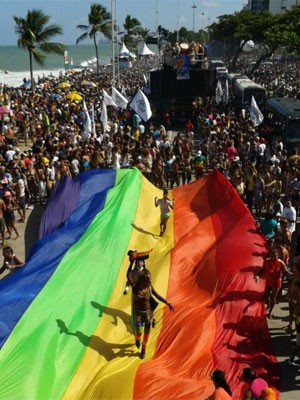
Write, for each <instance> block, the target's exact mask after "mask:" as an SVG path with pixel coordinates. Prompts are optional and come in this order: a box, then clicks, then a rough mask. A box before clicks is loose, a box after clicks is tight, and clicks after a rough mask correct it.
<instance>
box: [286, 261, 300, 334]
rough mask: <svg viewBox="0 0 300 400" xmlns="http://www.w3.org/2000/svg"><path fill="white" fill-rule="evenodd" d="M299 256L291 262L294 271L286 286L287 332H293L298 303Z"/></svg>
mask: <svg viewBox="0 0 300 400" xmlns="http://www.w3.org/2000/svg"><path fill="white" fill-rule="evenodd" d="M299 258H300V257H299V256H297V257H295V260H294V263H293V270H292V272H293V273H294V275H293V277H292V279H291V281H290V283H289V287H288V292H287V299H288V303H289V323H288V326H287V327H286V328H285V330H286V331H287V332H291V333H292V332H294V329H293V322H294V321H295V310H296V308H297V306H298V304H300V286H299V283H300V259H299Z"/></svg>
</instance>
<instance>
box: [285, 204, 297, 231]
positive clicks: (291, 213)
mask: <svg viewBox="0 0 300 400" xmlns="http://www.w3.org/2000/svg"><path fill="white" fill-rule="evenodd" d="M282 218H286V219H287V220H288V230H289V231H290V232H291V233H293V232H295V230H296V219H297V213H296V210H295V208H294V207H284V209H283V213H282Z"/></svg>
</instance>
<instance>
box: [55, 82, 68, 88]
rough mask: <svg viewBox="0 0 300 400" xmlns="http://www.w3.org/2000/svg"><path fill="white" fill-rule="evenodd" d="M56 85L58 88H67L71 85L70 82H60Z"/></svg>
mask: <svg viewBox="0 0 300 400" xmlns="http://www.w3.org/2000/svg"><path fill="white" fill-rule="evenodd" d="M57 87H58V89H68V88H69V87H71V84H70V83H69V82H60V83H59V84H58V85H57Z"/></svg>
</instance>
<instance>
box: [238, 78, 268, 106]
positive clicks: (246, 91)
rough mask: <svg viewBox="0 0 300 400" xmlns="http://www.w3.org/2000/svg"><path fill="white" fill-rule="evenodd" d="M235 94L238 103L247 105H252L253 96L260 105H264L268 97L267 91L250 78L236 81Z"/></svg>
mask: <svg viewBox="0 0 300 400" xmlns="http://www.w3.org/2000/svg"><path fill="white" fill-rule="evenodd" d="M233 92H234V95H235V97H236V99H237V100H238V102H240V103H241V104H245V105H250V104H251V99H252V96H254V98H255V100H256V103H257V104H258V105H262V104H264V102H265V100H266V97H267V92H266V89H265V88H264V87H263V86H261V85H259V84H258V83H255V82H253V81H252V80H251V79H249V78H238V79H235V80H234V82H233Z"/></svg>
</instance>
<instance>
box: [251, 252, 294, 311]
mask: <svg viewBox="0 0 300 400" xmlns="http://www.w3.org/2000/svg"><path fill="white" fill-rule="evenodd" d="M284 274H285V275H289V276H291V275H293V274H292V273H291V272H290V271H289V270H288V269H287V266H286V264H285V263H284V262H283V261H282V260H280V258H278V252H277V250H275V249H272V250H271V251H270V257H268V258H266V259H265V261H264V264H263V267H262V269H261V270H260V271H259V272H258V273H257V274H255V275H254V278H255V281H256V282H258V278H259V277H260V276H262V277H263V278H265V279H266V287H265V302H266V305H267V308H268V309H269V314H268V317H269V318H272V317H273V314H272V312H273V308H274V306H275V303H276V299H277V296H278V293H279V291H280V288H281V284H282V276H283V275H284Z"/></svg>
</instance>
